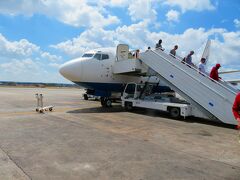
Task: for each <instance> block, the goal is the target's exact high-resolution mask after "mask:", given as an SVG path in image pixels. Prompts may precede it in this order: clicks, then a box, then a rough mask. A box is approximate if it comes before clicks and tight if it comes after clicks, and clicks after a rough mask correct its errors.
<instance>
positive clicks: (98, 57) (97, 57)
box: [94, 53, 102, 60]
mask: <svg viewBox="0 0 240 180" xmlns="http://www.w3.org/2000/svg"><path fill="white" fill-rule="evenodd" d="M94 58H95V59H98V60H102V54H98V53H97V54H95V55H94Z"/></svg>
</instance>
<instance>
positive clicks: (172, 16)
mask: <svg viewBox="0 0 240 180" xmlns="http://www.w3.org/2000/svg"><path fill="white" fill-rule="evenodd" d="M166 17H167V20H168V21H175V22H178V21H179V12H178V11H175V10H170V11H168V12H167V14H166Z"/></svg>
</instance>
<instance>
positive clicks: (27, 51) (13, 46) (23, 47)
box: [0, 33, 40, 57]
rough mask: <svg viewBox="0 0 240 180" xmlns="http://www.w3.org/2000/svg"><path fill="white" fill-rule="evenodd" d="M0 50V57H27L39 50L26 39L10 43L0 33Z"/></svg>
mask: <svg viewBox="0 0 240 180" xmlns="http://www.w3.org/2000/svg"><path fill="white" fill-rule="evenodd" d="M0 49H1V51H0V56H6V57H15V56H18V57H29V56H31V55H33V53H36V52H38V51H39V49H40V48H39V47H38V46H36V45H35V44H32V43H30V42H29V41H27V40H26V39H21V40H20V41H13V42H10V41H8V40H7V39H6V38H5V37H4V36H3V35H2V34H1V33H0Z"/></svg>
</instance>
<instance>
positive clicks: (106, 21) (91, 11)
mask: <svg viewBox="0 0 240 180" xmlns="http://www.w3.org/2000/svg"><path fill="white" fill-rule="evenodd" d="M0 13H2V14H9V15H13V16H14V15H19V14H24V15H26V16H32V15H33V14H34V13H39V14H44V15H46V16H49V17H53V18H56V19H57V20H59V21H61V22H63V23H65V24H69V25H72V26H76V27H104V26H108V25H110V24H117V23H119V22H120V20H119V19H118V18H117V17H116V16H112V15H107V16H104V15H103V14H102V13H101V9H100V8H99V7H98V6H90V5H88V1H87V0H56V1H46V0H10V1H0Z"/></svg>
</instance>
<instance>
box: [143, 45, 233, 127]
mask: <svg viewBox="0 0 240 180" xmlns="http://www.w3.org/2000/svg"><path fill="white" fill-rule="evenodd" d="M140 59H141V61H142V62H143V63H145V64H146V65H147V66H149V67H150V68H151V69H153V70H154V71H155V72H156V73H157V74H158V76H159V78H161V79H162V80H164V81H165V82H167V83H168V85H169V86H170V87H171V88H172V89H173V90H175V91H176V92H177V93H178V94H180V95H181V96H182V97H183V98H184V99H186V100H187V101H188V102H189V103H191V104H192V105H194V106H195V107H197V108H198V109H199V110H200V111H201V112H202V113H204V114H205V115H206V116H207V117H209V118H210V119H214V117H216V118H217V119H219V120H220V121H222V122H224V123H227V124H237V123H236V120H235V119H234V117H233V114H232V104H233V101H234V98H235V96H236V93H237V89H234V88H232V87H230V86H228V85H226V84H225V83H222V81H220V82H218V81H215V80H213V79H211V78H210V77H208V76H207V75H205V74H203V73H201V72H199V71H198V70H197V69H196V68H194V67H192V66H190V65H188V64H186V63H183V62H182V60H181V59H180V58H176V57H173V56H171V55H169V54H167V53H165V52H164V51H162V50H158V49H157V50H153V51H152V50H151V51H147V52H145V53H141V54H140Z"/></svg>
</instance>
